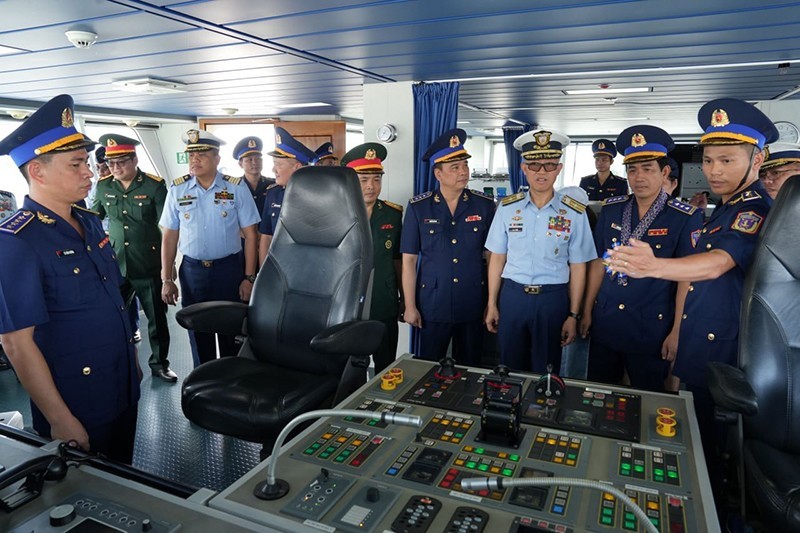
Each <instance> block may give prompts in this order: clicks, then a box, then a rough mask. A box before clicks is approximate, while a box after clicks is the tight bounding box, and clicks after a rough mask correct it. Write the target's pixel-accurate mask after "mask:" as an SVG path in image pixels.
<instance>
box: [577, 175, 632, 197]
mask: <svg viewBox="0 0 800 533" xmlns="http://www.w3.org/2000/svg"><path fill="white" fill-rule="evenodd" d="M578 186H579V187H580V188H581V189H583V190H584V191H586V194H588V195H589V201H590V202H598V201H601V200H605V199H606V198H612V197H614V196H622V195H624V194H628V180H626V179H625V178H621V177H619V176H616V175H614V174H613V173H612V174H611V175H610V176H608V178H607V179H606V181H605V182H603V184H602V185H600V178H599V177H598V176H597V173H595V174H592V175H591V176H584V177H583V178H581V182H580V184H579V185H578Z"/></svg>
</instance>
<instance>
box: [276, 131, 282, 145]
mask: <svg viewBox="0 0 800 533" xmlns="http://www.w3.org/2000/svg"><path fill="white" fill-rule="evenodd" d="M275 144H283V143H282V142H281V136H280V135H278V134H277V133H276V134H275Z"/></svg>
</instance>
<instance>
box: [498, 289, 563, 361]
mask: <svg viewBox="0 0 800 533" xmlns="http://www.w3.org/2000/svg"><path fill="white" fill-rule="evenodd" d="M539 287H540V289H539V294H530V292H532V291H529V293H526V292H525V289H524V286H523V285H520V284H519V283H516V282H514V281H511V280H510V279H505V278H504V279H503V286H502V287H501V289H500V302H499V304H500V305H499V307H500V324H499V325H498V328H497V337H498V343H499V345H500V362H502V363H503V364H504V365H506V366H508V367H509V368H511V369H512V370H519V371H532V372H536V373H537V374H542V373H544V372H546V371H547V365H548V363H549V364H551V365H553V371H554V372H558V371H559V369H560V368H561V327H562V326H563V325H564V320H566V319H567V316H568V315H569V292H568V290H567V287H568V285H567V284H566V283H564V284H558V285H541V286H539Z"/></svg>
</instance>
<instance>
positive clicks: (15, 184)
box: [0, 120, 28, 207]
mask: <svg viewBox="0 0 800 533" xmlns="http://www.w3.org/2000/svg"><path fill="white" fill-rule="evenodd" d="M20 124H22V122H18V121H14V122H12V121H10V120H0V139H5V138H6V137H7V136H8V135H9V134H10V133H11V132H12V131H14V130H15V129H17V128H18V127H19V126H20ZM0 189H3V190H4V191H8V192H10V193H11V194H13V195H14V196H15V197H16V199H17V207H22V201H23V200H24V199H25V195H26V194H28V184H27V183H26V182H25V178H23V177H22V173H21V172H20V171H19V169H18V168H17V166H16V165H15V164H14V161H13V160H12V159H11V158H10V157H8V156H3V157H0Z"/></svg>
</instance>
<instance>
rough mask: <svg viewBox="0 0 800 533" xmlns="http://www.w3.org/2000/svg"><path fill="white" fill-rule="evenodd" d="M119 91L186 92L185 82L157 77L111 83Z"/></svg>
mask: <svg viewBox="0 0 800 533" xmlns="http://www.w3.org/2000/svg"><path fill="white" fill-rule="evenodd" d="M111 84H112V85H113V86H114V87H116V88H117V89H119V90H120V91H126V92H130V93H140V94H173V93H183V92H186V88H185V87H186V84H185V83H181V82H179V81H169V80H159V79H157V78H150V77H145V78H131V79H128V80H116V81H114V82H112V83H111Z"/></svg>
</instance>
